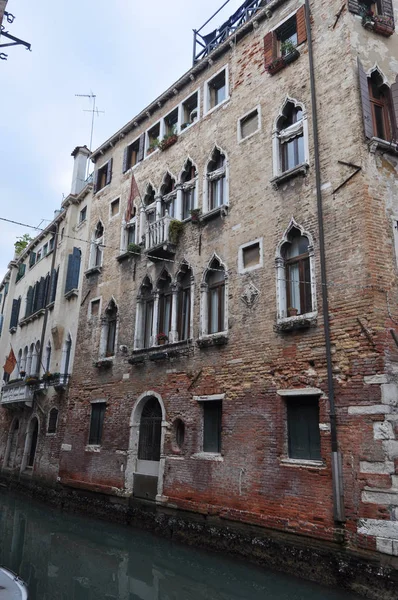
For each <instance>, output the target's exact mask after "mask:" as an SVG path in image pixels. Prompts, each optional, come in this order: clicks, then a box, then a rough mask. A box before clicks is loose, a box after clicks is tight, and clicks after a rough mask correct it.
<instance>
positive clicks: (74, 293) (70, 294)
mask: <svg viewBox="0 0 398 600" xmlns="http://www.w3.org/2000/svg"><path fill="white" fill-rule="evenodd" d="M78 295H79V290H78V289H77V288H73V289H72V290H69V292H66V294H64V297H65V299H66V300H69V299H70V298H73V297H74V296H78Z"/></svg>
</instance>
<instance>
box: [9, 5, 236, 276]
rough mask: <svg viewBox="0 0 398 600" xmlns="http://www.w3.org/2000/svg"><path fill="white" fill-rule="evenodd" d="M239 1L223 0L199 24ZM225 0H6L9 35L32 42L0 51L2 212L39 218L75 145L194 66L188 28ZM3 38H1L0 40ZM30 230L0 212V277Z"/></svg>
mask: <svg viewBox="0 0 398 600" xmlns="http://www.w3.org/2000/svg"><path fill="white" fill-rule="evenodd" d="M242 3H243V0H229V2H228V4H227V5H226V6H225V8H224V9H223V10H222V11H221V12H220V13H219V14H218V15H217V16H216V17H215V19H214V21H212V22H211V23H210V24H209V25H208V26H207V27H206V28H205V29H204V30H203V32H204V33H206V32H208V31H211V30H213V29H215V28H216V27H217V26H218V25H221V24H222V23H223V22H224V21H225V20H226V19H227V18H228V17H229V16H230V15H231V14H233V13H234V12H235V10H236V9H237V8H238V7H239V6H240V5H241V4H242ZM222 4H223V0H219V2H218V1H216V0H168V1H166V0H151V1H148V0H147V1H146V2H138V0H111V1H107V2H105V0H56V1H55V2H54V0H52V1H50V0H39V1H38V2H32V0H9V1H8V4H7V9H6V10H7V11H8V12H10V13H12V14H13V15H14V16H15V20H14V23H13V24H8V23H7V22H5V23H4V24H5V29H6V31H9V33H11V34H12V35H14V36H16V37H19V38H21V39H23V40H25V41H27V42H29V43H30V44H31V47H32V51H31V52H29V51H27V50H26V49H25V48H24V47H23V46H14V47H10V48H2V49H1V51H3V52H6V53H7V54H8V59H7V60H0V86H1V88H0V89H1V100H0V139H1V143H0V217H2V218H6V219H11V220H14V221H18V222H21V223H25V224H28V225H33V226H40V225H41V226H45V225H46V224H48V222H49V221H51V220H52V218H53V215H54V210H56V209H58V208H59V207H60V204H61V202H62V199H63V197H64V196H67V195H68V193H69V191H70V184H71V178H72V168H73V159H72V157H71V156H70V154H71V152H72V150H73V149H74V148H75V147H76V146H79V145H83V144H86V145H87V146H89V142H90V128H91V114H90V113H89V112H84V111H85V110H89V109H90V108H91V104H90V100H89V99H88V98H78V97H76V96H75V94H90V93H91V92H92V93H94V94H96V96H97V100H96V102H97V107H98V109H99V110H103V111H105V112H104V113H100V115H99V116H98V117H96V119H95V128H94V138H93V149H95V148H96V147H98V146H99V145H100V144H101V143H102V142H104V141H105V140H106V139H107V138H108V137H110V136H111V135H112V134H113V133H115V132H116V131H117V130H118V129H119V128H120V127H122V126H123V125H124V124H125V123H127V122H128V121H129V120H130V119H132V118H133V117H134V116H135V115H136V114H138V113H139V112H140V111H141V110H142V109H143V108H145V107H146V106H147V105H148V104H149V103H150V102H151V101H153V100H154V99H155V98H156V97H157V96H158V95H159V94H161V93H162V92H163V91H164V90H166V89H167V88H168V87H169V86H170V85H171V84H172V83H173V82H174V81H176V80H177V79H178V78H179V77H180V76H181V75H183V73H185V72H186V71H187V70H188V69H189V68H190V67H191V65H192V36H193V34H192V29H194V28H195V29H199V28H200V27H201V26H202V25H203V23H204V22H205V21H206V20H207V19H208V18H209V17H211V15H212V14H213V13H214V12H216V10H217V9H218V8H219V7H220V6H222ZM4 42H8V40H6V39H4V38H1V43H4ZM24 233H30V234H31V235H33V236H34V235H35V231H34V230H33V229H28V228H26V227H21V226H18V225H12V224H9V223H5V222H3V221H0V281H1V279H2V278H3V276H4V275H5V273H6V271H7V265H8V263H9V261H10V260H11V259H12V258H13V254H14V247H13V244H14V242H15V240H16V238H17V237H19V236H21V235H23V234H24Z"/></svg>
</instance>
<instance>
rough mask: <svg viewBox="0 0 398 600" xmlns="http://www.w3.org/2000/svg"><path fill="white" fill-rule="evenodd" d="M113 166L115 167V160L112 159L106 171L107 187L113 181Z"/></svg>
mask: <svg viewBox="0 0 398 600" xmlns="http://www.w3.org/2000/svg"><path fill="white" fill-rule="evenodd" d="M112 165H113V158H111V159H110V161H108V168H107V170H106V181H105V185H108V183H110V182H111V179H112Z"/></svg>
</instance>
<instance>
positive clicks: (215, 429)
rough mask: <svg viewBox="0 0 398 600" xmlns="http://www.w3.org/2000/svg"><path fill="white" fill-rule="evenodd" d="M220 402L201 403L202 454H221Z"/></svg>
mask: <svg viewBox="0 0 398 600" xmlns="http://www.w3.org/2000/svg"><path fill="white" fill-rule="evenodd" d="M221 417H222V401H221V400H209V401H206V402H203V452H214V453H220V452H221Z"/></svg>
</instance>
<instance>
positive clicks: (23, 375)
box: [19, 371, 26, 379]
mask: <svg viewBox="0 0 398 600" xmlns="http://www.w3.org/2000/svg"><path fill="white" fill-rule="evenodd" d="M19 374H20V376H21V377H22V379H23V378H24V377H25V375H26V371H20V372H19Z"/></svg>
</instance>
